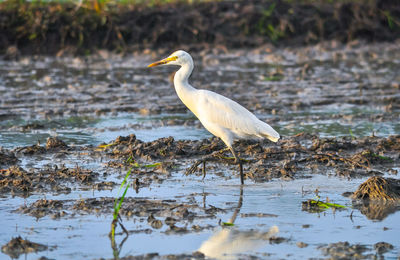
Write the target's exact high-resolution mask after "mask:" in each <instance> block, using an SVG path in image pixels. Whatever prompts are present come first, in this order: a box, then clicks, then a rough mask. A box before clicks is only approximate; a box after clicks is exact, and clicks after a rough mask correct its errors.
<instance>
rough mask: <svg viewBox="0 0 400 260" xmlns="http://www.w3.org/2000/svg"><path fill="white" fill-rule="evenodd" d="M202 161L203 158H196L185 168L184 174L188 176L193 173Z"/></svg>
mask: <svg viewBox="0 0 400 260" xmlns="http://www.w3.org/2000/svg"><path fill="white" fill-rule="evenodd" d="M201 163H203V160H197V161H196V162H195V163H194V164H193V165H192V166H190V168H188V169H186V172H185V175H186V176H188V175H190V174H193V173H195V172H196V171H197V167H198V166H199V165H200V164H201Z"/></svg>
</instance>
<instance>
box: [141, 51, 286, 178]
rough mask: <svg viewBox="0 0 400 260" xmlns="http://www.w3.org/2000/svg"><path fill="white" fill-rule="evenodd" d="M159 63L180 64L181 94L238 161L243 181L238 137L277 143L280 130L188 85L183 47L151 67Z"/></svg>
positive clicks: (188, 63)
mask: <svg viewBox="0 0 400 260" xmlns="http://www.w3.org/2000/svg"><path fill="white" fill-rule="evenodd" d="M158 65H178V66H181V67H180V69H179V70H178V71H177V72H176V73H175V76H174V85H175V90H176V93H177V94H178V97H179V98H180V99H181V100H182V102H183V103H184V104H185V105H186V106H187V107H188V108H189V109H190V111H192V112H193V114H195V115H196V117H197V118H198V119H199V120H200V122H201V123H202V124H203V126H204V127H205V128H206V129H207V130H208V131H209V132H210V133H212V134H213V135H215V136H217V137H219V138H220V139H221V140H222V141H223V142H224V143H225V144H226V146H227V147H228V148H229V150H230V151H231V152H232V155H233V157H234V158H235V163H237V164H239V167H240V180H241V183H242V184H243V178H244V176H243V167H242V163H241V161H240V159H239V157H238V156H237V155H236V152H235V150H234V149H233V146H232V145H233V142H234V141H235V140H239V139H263V138H267V139H269V140H271V141H273V142H277V141H278V140H279V138H280V136H279V134H278V132H276V131H275V130H274V129H273V128H272V127H271V126H269V125H268V124H267V123H264V122H263V121H261V120H259V119H258V118H257V117H256V116H255V115H254V114H252V113H251V112H250V111H248V110H247V109H246V108H244V107H243V106H241V105H239V104H238V103H236V102H235V101H233V100H231V99H229V98H226V97H224V96H222V95H220V94H217V93H215V92H212V91H209V90H204V89H196V88H194V87H192V86H191V85H190V84H189V76H190V75H191V73H192V71H193V68H194V65H193V59H192V57H191V56H190V54H189V53H187V52H185V51H182V50H179V51H176V52H174V53H172V54H171V55H170V56H168V57H167V58H165V59H162V60H160V61H157V62H154V63H152V64H150V65H149V66H148V67H154V66H158Z"/></svg>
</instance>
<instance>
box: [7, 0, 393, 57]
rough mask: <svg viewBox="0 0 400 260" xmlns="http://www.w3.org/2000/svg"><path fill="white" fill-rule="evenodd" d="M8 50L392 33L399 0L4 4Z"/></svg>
mask: <svg viewBox="0 0 400 260" xmlns="http://www.w3.org/2000/svg"><path fill="white" fill-rule="evenodd" d="M0 17H1V18H0V50H1V51H0V52H2V53H3V54H6V57H8V58H11V59H13V58H17V57H18V56H19V55H20V54H21V53H22V54H33V53H46V54H55V53H58V54H59V55H61V54H63V53H65V52H73V53H81V54H83V53H87V52H88V51H89V52H91V51H93V50H95V49H99V48H107V49H112V50H118V51H127V50H139V49H144V48H151V49H154V48H160V47H161V48H168V49H171V48H172V49H177V48H178V47H179V48H182V47H186V46H188V45H190V46H192V48H198V47H201V48H203V47H207V46H210V45H212V46H220V47H224V48H249V47H255V46H260V45H262V44H265V43H273V44H280V45H281V44H291V45H297V44H307V43H315V42H319V41H324V40H332V39H335V40H339V41H342V42H348V41H352V40H354V39H365V40H368V41H391V40H394V39H396V38H398V37H399V35H400V5H399V4H398V3H397V1H391V0H373V1H339V2H337V1H293V2H292V1H269V0H259V1H215V2H208V1H206V2H201V3H195V4H179V3H171V4H164V5H159V6H154V7H144V6H140V5H136V6H134V5H133V6H131V5H117V6H115V5H114V6H103V7H97V8H93V7H92V6H86V5H82V6H79V5H77V4H72V3H63V4H60V3H45V4H43V3H40V2H35V3H30V2H22V3H21V1H5V2H2V3H1V4H0Z"/></svg>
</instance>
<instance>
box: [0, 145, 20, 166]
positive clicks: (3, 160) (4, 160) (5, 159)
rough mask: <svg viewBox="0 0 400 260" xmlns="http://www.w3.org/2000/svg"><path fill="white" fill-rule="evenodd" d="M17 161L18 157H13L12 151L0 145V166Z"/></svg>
mask: <svg viewBox="0 0 400 260" xmlns="http://www.w3.org/2000/svg"><path fill="white" fill-rule="evenodd" d="M17 162H18V158H17V157H15V155H14V153H12V152H10V151H9V150H7V149H4V148H2V147H0V167H1V166H6V165H12V164H15V163H17Z"/></svg>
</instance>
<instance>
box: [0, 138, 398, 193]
mask: <svg viewBox="0 0 400 260" xmlns="http://www.w3.org/2000/svg"><path fill="white" fill-rule="evenodd" d="M399 144H400V136H398V135H396V136H390V137H387V138H382V137H364V138H358V139H355V138H350V137H342V138H320V137H318V136H316V135H310V134H299V135H296V136H292V137H284V138H283V139H281V140H280V141H279V142H278V143H277V144H275V143H271V142H268V141H265V142H254V141H241V142H236V143H235V149H236V150H237V152H238V154H239V156H240V158H242V160H243V164H244V172H245V178H246V179H248V180H247V181H254V182H266V181H270V180H272V179H275V178H280V179H283V180H291V179H294V178H304V177H305V175H307V174H328V175H336V176H340V177H344V178H359V177H364V176H380V175H383V174H385V173H388V172H392V171H394V170H393V167H396V165H399V161H400V158H399V153H400V145H399ZM224 148H225V146H224V144H223V143H222V141H220V140H219V139H218V138H211V139H203V140H199V141H192V140H179V141H175V140H174V139H173V138H172V137H168V138H161V139H158V140H155V141H152V142H143V141H140V140H138V139H136V136H135V135H133V134H132V135H130V136H127V137H118V138H117V139H116V140H115V141H113V142H111V143H109V144H104V145H101V146H100V148H96V147H90V146H88V147H74V148H68V146H67V145H66V144H65V143H64V142H63V141H62V140H57V139H49V140H48V142H47V144H46V147H43V146H41V145H39V144H38V145H34V146H28V147H19V148H15V149H14V150H12V151H7V154H8V156H9V157H11V158H16V159H14V165H12V166H10V167H9V168H7V169H4V170H2V174H1V175H0V189H1V191H2V192H3V193H12V194H17V195H21V196H29V194H31V193H32V192H34V193H38V192H44V191H45V192H58V193H60V192H61V193H69V192H70V190H71V185H72V184H80V185H83V186H84V187H87V188H88V189H108V188H113V187H114V186H115V183H113V182H106V181H102V178H101V177H102V176H101V174H100V173H97V172H94V171H92V170H87V169H85V168H84V167H83V165H82V166H80V165H76V166H75V167H74V168H69V167H66V166H63V165H56V164H49V165H47V166H45V167H43V168H41V169H29V170H26V169H23V168H21V167H20V166H18V163H17V162H18V161H19V160H18V158H20V159H23V158H24V157H31V156H36V157H37V158H36V157H35V158H36V160H40V159H45V158H44V157H40V156H38V154H39V155H41V154H43V153H45V155H46V156H47V157H49V156H50V157H54V156H56V157H57V156H58V157H60V156H61V158H63V156H65V157H66V156H70V155H75V156H78V155H79V156H81V157H82V156H86V157H87V160H93V159H95V160H97V159H98V160H106V162H105V163H106V167H108V168H110V169H115V170H114V171H120V170H121V169H122V170H123V171H124V172H126V171H127V170H128V169H131V171H132V176H133V178H134V186H135V187H134V188H135V189H139V188H140V187H144V186H148V185H150V184H151V183H153V182H156V183H161V182H162V181H163V180H165V179H167V178H168V177H169V176H171V173H172V172H176V171H178V172H181V173H182V174H196V175H199V176H201V175H202V174H203V171H202V169H200V168H199V167H198V166H200V165H202V164H201V162H202V161H203V160H204V159H206V160H207V164H206V173H207V174H215V175H218V176H220V177H221V178H232V177H234V178H237V177H238V169H237V166H236V165H235V164H234V161H233V158H232V155H231V154H230V151H229V150H227V149H224ZM107 158H108V159H107ZM191 165H192V167H191ZM193 165H194V166H193ZM222 168H223V169H230V170H229V171H225V170H221V169H222ZM104 174H106V173H104ZM120 174H123V173H121V172H120ZM375 179H377V178H375ZM388 187H389V186H388ZM393 187H394V188H393ZM393 187H392V186H390V187H389V190H391V191H394V192H398V191H397V188H396V187H395V186H393ZM358 193H360V192H358ZM360 194H361V193H360ZM382 194H383V193H376V195H374V196H377V197H375V198H379V196H380V195H382ZM366 196H367V195H365V194H364V193H363V194H361V195H359V196H356V197H357V198H363V197H364V198H365V197H366ZM391 196H393V195H391ZM396 196H398V195H396ZM370 197H371V198H373V195H370ZM382 198H383V197H382Z"/></svg>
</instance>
